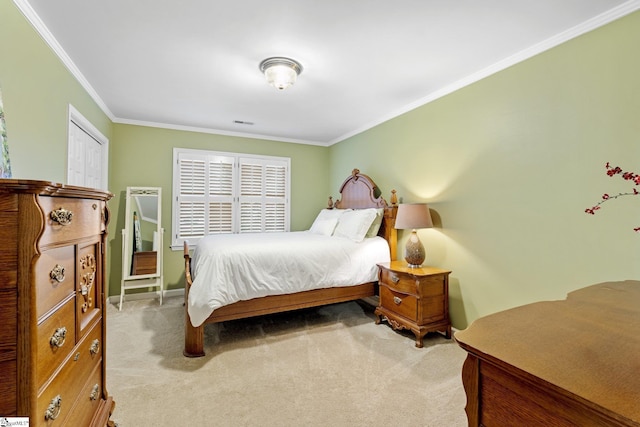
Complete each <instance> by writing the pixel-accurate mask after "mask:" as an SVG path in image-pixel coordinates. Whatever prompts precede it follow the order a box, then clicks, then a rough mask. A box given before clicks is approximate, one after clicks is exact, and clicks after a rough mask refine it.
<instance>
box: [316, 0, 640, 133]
mask: <svg viewBox="0 0 640 427" xmlns="http://www.w3.org/2000/svg"><path fill="white" fill-rule="evenodd" d="M638 9H640V0H630V1H628V2H626V3H623V4H621V5H620V6H618V7H616V8H613V9H611V10H609V11H607V12H605V13H602V14H601V15H598V16H596V17H594V18H592V19H590V20H588V21H585V22H583V23H582V24H580V25H577V26H575V27H573V28H570V29H568V30H566V31H563V32H562V33H560V34H557V35H555V36H553V37H551V38H549V39H547V40H545V41H543V42H540V43H537V44H535V45H533V46H531V47H529V48H527V49H525V50H522V51H520V52H518V53H516V54H514V55H511V56H509V57H507V58H505V59H503V60H501V61H499V62H496V63H495V64H493V65H491V66H489V67H487V68H485V69H483V70H480V71H478V72H475V73H473V74H471V75H469V76H467V77H465V78H463V79H460V80H458V81H457V82H454V83H452V84H450V85H448V86H445V87H443V88H442V89H440V90H437V91H435V92H433V93H431V94H429V95H427V96H425V97H424V98H420V99H419V100H417V101H415V102H412V103H411V104H409V105H406V106H405V107H403V108H401V109H399V110H396V111H393V112H391V113H389V114H387V115H385V116H383V117H381V118H380V119H378V120H375V121H373V122H370V123H369V124H366V125H364V126H362V127H360V128H359V129H356V130H354V131H352V132H349V133H346V134H344V135H342V136H339V137H338V138H336V139H334V140H332V141H330V142H329V143H328V144H327V145H329V146H331V145H333V144H337V143H338V142H340V141H344V140H345V139H347V138H350V137H352V136H355V135H358V134H359V133H362V132H364V131H367V130H369V129H371V128H373V127H375V126H378V125H379V124H381V123H384V122H386V121H388V120H391V119H393V118H394V117H398V116H400V115H402V114H404V113H407V112H409V111H411V110H414V109H416V108H418V107H421V106H423V105H425V104H428V103H430V102H433V101H435V100H437V99H439V98H442V97H443V96H446V95H449V94H450V93H453V92H455V91H457V90H459V89H462V88H464V87H465V86H469V85H471V84H473V83H475V82H477V81H480V80H482V79H484V78H486V77H489V76H490V75H492V74H495V73H497V72H499V71H502V70H505V69H507V68H509V67H511V66H513V65H515V64H517V63H519V62H523V61H525V60H527V59H529V58H532V57H534V56H536V55H538V54H540V53H542V52H544V51H546V50H549V49H552V48H554V47H556V46H558V45H561V44H562V43H565V42H567V41H569V40H571V39H573V38H576V37H578V36H581V35H582V34H585V33H588V32H589V31H593V30H595V29H596V28H599V27H601V26H603V25H606V24H608V23H610V22H612V21H615V20H616V19H619V18H622V17H623V16H626V15H628V14H630V13H632V12H635V11H636V10H638Z"/></svg>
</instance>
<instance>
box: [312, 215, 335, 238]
mask: <svg viewBox="0 0 640 427" xmlns="http://www.w3.org/2000/svg"><path fill="white" fill-rule="evenodd" d="M336 225H338V218H327V219H322V218H320V219H318V218H316V220H315V221H313V224H312V225H311V228H310V229H309V231H310V232H311V233H313V234H322V235H323V236H331V235H332V234H333V230H335V229H336Z"/></svg>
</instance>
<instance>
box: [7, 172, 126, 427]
mask: <svg viewBox="0 0 640 427" xmlns="http://www.w3.org/2000/svg"><path fill="white" fill-rule="evenodd" d="M111 197H112V194H111V193H109V192H106V191H101V190H96V189H90V188H83V187H75V186H66V185H62V184H56V183H52V182H46V181H32V180H15V179H0V242H1V244H0V415H1V416H7V417H29V423H30V424H29V425H31V426H47V427H50V426H74V427H75V426H105V425H112V424H113V423H112V422H111V421H110V416H111V412H112V411H113V408H114V406H115V404H114V402H113V399H112V398H111V397H110V396H109V395H108V393H107V390H106V387H105V361H104V359H105V357H104V356H105V346H104V343H105V338H106V337H105V329H106V323H105V317H104V307H105V288H104V286H105V285H104V284H105V271H104V266H105V250H106V233H107V228H106V227H107V222H108V218H109V211H108V209H107V200H109V199H110V198H111Z"/></svg>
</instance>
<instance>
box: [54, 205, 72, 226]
mask: <svg viewBox="0 0 640 427" xmlns="http://www.w3.org/2000/svg"><path fill="white" fill-rule="evenodd" d="M49 217H50V218H51V220H52V221H53V222H57V223H58V224H60V225H69V224H71V220H72V219H73V212H71V211H68V210H66V209H65V208H60V209H56V210H55V211H51V213H50V214H49Z"/></svg>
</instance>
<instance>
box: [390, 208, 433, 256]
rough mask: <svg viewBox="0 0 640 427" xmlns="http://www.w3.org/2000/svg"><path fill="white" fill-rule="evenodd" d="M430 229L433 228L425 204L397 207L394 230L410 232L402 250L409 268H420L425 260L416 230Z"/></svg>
mask: <svg viewBox="0 0 640 427" xmlns="http://www.w3.org/2000/svg"><path fill="white" fill-rule="evenodd" d="M431 227H433V221H432V220H431V213H430V212H429V206H427V205H426V204H425V203H410V204H402V205H399V206H398V213H397V214H396V225H395V228H397V229H400V230H406V229H410V230H412V231H411V235H410V236H409V239H408V240H407V244H406V246H405V248H404V259H405V261H406V262H407V264H408V265H409V267H420V266H422V263H423V262H424V260H425V258H426V253H425V250H424V246H423V244H422V242H421V241H420V239H419V238H418V233H416V229H418V228H431Z"/></svg>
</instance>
